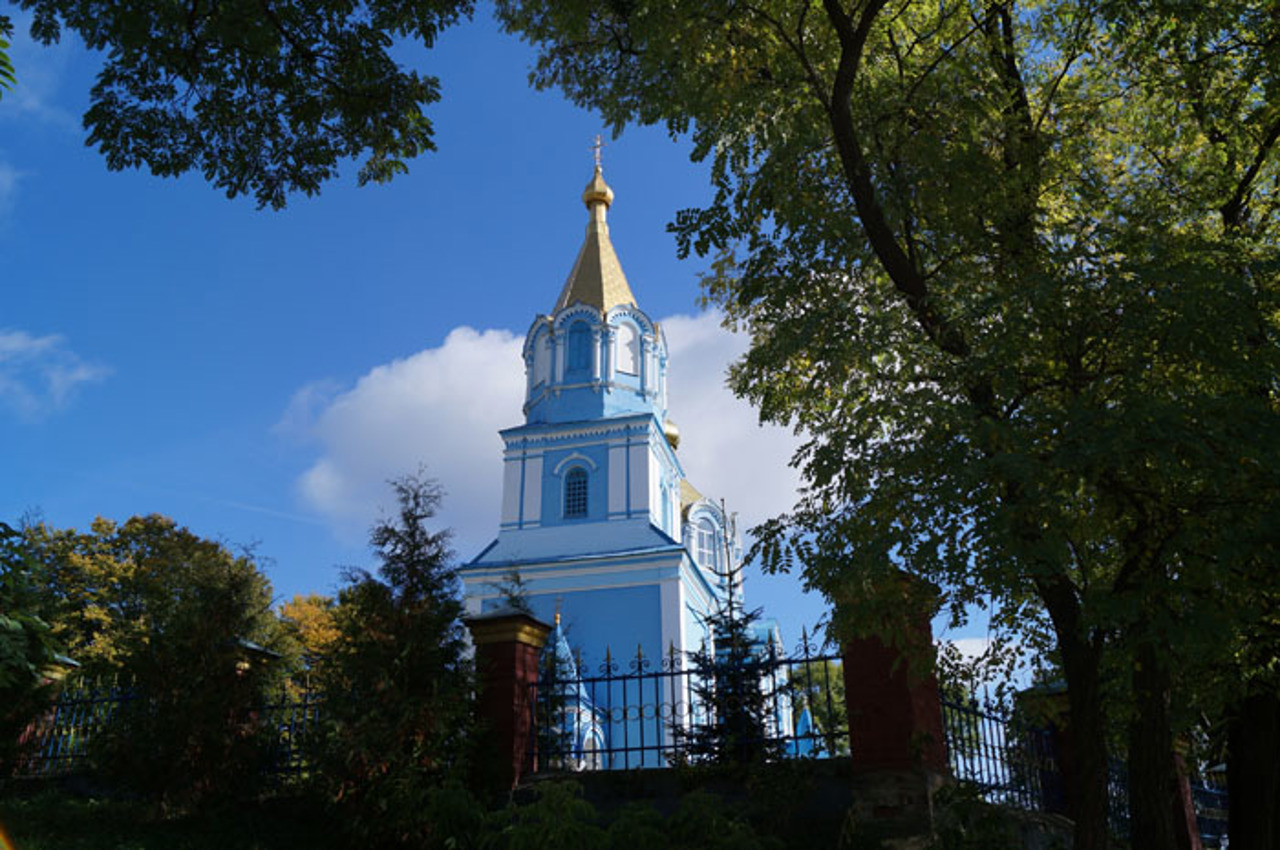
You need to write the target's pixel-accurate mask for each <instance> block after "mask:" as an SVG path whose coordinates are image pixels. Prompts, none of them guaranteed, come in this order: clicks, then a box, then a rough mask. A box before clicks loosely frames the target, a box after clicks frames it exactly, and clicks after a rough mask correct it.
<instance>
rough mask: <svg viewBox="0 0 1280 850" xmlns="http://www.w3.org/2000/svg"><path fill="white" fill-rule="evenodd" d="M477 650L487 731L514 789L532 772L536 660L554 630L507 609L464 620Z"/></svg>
mask: <svg viewBox="0 0 1280 850" xmlns="http://www.w3.org/2000/svg"><path fill="white" fill-rule="evenodd" d="M465 622H466V624H467V628H468V629H469V630H470V631H471V640H472V642H473V643H474V644H475V647H476V673H477V676H478V678H479V685H480V698H479V705H478V708H479V713H480V717H481V718H482V719H483V720H484V721H485V722H486V723H487V724H488V726H489V735H490V736H491V738H492V742H493V747H492V750H493V752H495V753H496V758H497V765H496V768H497V771H498V775H497V781H498V782H500V783H501V785H502V788H503V790H510V789H511V788H514V787H515V786H516V784H517V783H518V782H519V781H520V779H521V777H522V776H524V775H526V774H528V773H530V772H531V771H532V769H533V766H534V765H533V755H532V744H533V734H534V718H533V700H534V688H535V687H536V685H537V683H538V656H539V654H540V653H541V652H542V646H543V644H545V643H546V641H547V635H549V634H550V633H551V627H550V626H549V625H547V624H546V623H544V622H542V621H541V620H536V619H534V618H533V617H531V616H529V615H528V614H524V613H521V612H519V611H514V610H511V609H503V610H501V611H494V612H493V613H490V614H481V615H479V616H476V617H470V618H468V619H467V620H466V621H465Z"/></svg>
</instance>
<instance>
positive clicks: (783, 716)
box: [529, 636, 849, 772]
mask: <svg viewBox="0 0 1280 850" xmlns="http://www.w3.org/2000/svg"><path fill="white" fill-rule="evenodd" d="M840 663H841V662H840V657H839V656H837V655H833V654H821V653H820V652H819V648H818V647H817V646H816V645H814V644H813V643H811V642H810V641H809V640H808V638H807V636H806V637H805V639H803V640H802V642H801V644H800V646H799V647H798V648H797V654H796V655H794V656H792V657H785V658H784V657H780V656H777V655H775V654H772V653H767V652H766V653H762V654H760V655H759V656H757V657H756V658H754V659H753V660H752V661H749V662H746V663H745V664H738V665H735V666H734V668H733V669H726V668H725V667H724V666H723V665H719V664H716V663H714V662H712V663H709V664H698V663H696V662H694V661H691V660H690V659H687V658H685V657H684V656H683V655H681V654H680V653H678V652H676V651H675V650H671V651H669V652H668V653H667V655H666V656H664V657H663V658H662V659H661V660H660V661H659V662H658V663H657V664H655V663H654V662H653V660H651V659H650V658H648V657H646V656H645V655H644V653H643V651H641V650H639V649H638V650H637V652H636V655H635V657H633V658H631V659H629V660H628V661H627V662H626V663H625V666H624V665H623V664H621V663H619V661H618V660H617V659H615V658H614V657H613V656H612V654H611V653H609V652H607V651H606V654H605V659H604V661H603V662H602V663H601V664H600V665H599V666H598V668H597V673H596V675H581V674H580V672H578V671H580V670H581V669H582V663H581V660H579V661H577V662H576V663H575V664H573V665H572V667H574V668H576V669H574V670H569V671H564V670H560V671H557V670H556V669H555V668H554V667H552V668H550V669H548V670H546V671H544V673H543V676H542V681H541V682H540V683H539V684H538V685H536V686H534V687H533V688H532V693H531V698H530V700H529V705H530V706H531V711H532V712H533V717H532V718H531V720H532V722H533V725H534V728H535V729H537V730H538V732H537V734H536V735H535V736H534V737H533V740H532V741H531V752H530V764H531V765H532V769H533V770H534V771H535V772H539V771H548V770H550V771H563V770H575V771H577V770H624V769H632V768H659V767H670V766H672V765H677V764H692V763H698V762H702V761H711V760H714V759H715V757H716V754H715V753H713V752H711V749H713V748H714V746H715V740H716V738H717V734H718V732H720V731H723V736H722V737H723V739H724V741H725V742H726V743H725V746H727V747H735V748H738V749H739V751H740V752H739V753H737V755H740V756H741V755H744V754H747V753H750V752H757V753H762V754H768V755H770V756H772V757H778V756H781V757H788V756H790V757H829V756H833V755H847V754H848V752H849V729H848V721H847V714H846V711H845V702H844V687H843V684H844V683H843V679H842V678H841V677H842V671H841V667H840ZM730 677H732V679H733V682H730V681H729V678H730ZM743 683H746V689H747V690H748V691H749V693H748V694H747V696H746V697H745V698H744V699H742V700H741V703H742V705H741V706H740V707H739V708H737V709H735V708H733V707H732V705H731V704H728V703H726V701H724V700H718V699H716V698H715V697H714V696H711V695H712V694H714V693H715V692H716V689H717V688H719V689H721V690H722V691H723V690H726V689H728V688H737V689H739V690H742V688H743ZM752 689H754V693H750V691H751V690H752ZM730 715H733V716H730Z"/></svg>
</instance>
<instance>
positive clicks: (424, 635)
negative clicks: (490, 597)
mask: <svg viewBox="0 0 1280 850" xmlns="http://www.w3.org/2000/svg"><path fill="white" fill-rule="evenodd" d="M391 486H392V488H393V489H394V491H395V494H396V499H397V502H398V505H399V508H398V511H397V513H396V515H395V516H394V517H393V518H389V519H384V520H382V521H380V522H379V523H377V524H376V525H374V527H373V529H372V530H371V532H370V537H369V539H370V543H371V545H372V547H373V551H374V556H375V558H376V559H377V561H378V568H377V573H376V574H374V573H370V572H368V571H366V570H360V569H352V570H349V571H348V572H347V584H346V586H345V587H343V588H342V590H341V591H340V592H339V594H338V605H337V608H336V609H335V621H336V625H337V629H338V634H339V637H338V638H337V639H336V640H335V641H333V642H332V643H331V644H330V650H329V652H328V654H327V656H326V658H325V660H324V663H323V664H322V665H321V667H320V671H319V679H320V683H321V690H322V692H323V694H324V700H325V702H324V710H323V712H322V713H321V715H320V727H319V736H318V739H317V740H316V741H315V745H316V747H315V758H316V764H317V782H318V783H319V785H320V790H321V791H322V792H323V793H324V794H325V795H326V797H327V798H328V799H330V800H331V801H332V802H333V803H335V804H336V805H338V806H339V807H340V808H341V809H342V810H343V812H344V816H345V817H346V819H347V822H348V823H349V824H350V825H351V827H352V830H353V832H354V833H355V835H356V836H357V837H358V838H359V840H360V844H361V846H374V847H381V846H403V845H409V846H422V845H426V844H429V843H430V842H431V841H432V840H434V839H436V838H440V836H436V835H434V834H433V831H432V820H431V818H430V811H431V810H432V806H431V801H432V799H433V794H434V793H435V792H436V791H437V790H438V789H440V788H441V787H443V786H444V784H445V783H446V782H447V781H448V780H449V779H450V778H453V779H457V778H459V777H460V776H461V775H462V774H461V771H462V770H463V768H464V766H465V761H466V758H465V757H466V753H467V749H468V747H469V746H470V744H471V740H470V735H469V730H470V727H471V716H472V710H471V695H472V686H473V683H472V673H471V668H470V664H469V663H468V661H467V660H466V658H465V656H464V649H465V641H464V635H463V626H462V621H461V615H462V603H461V601H460V598H459V593H458V578H457V574H456V572H455V569H454V567H453V565H452V563H451V562H452V558H453V553H452V552H451V551H450V549H449V532H448V531H432V530H431V528H430V521H431V519H432V518H433V517H434V516H435V514H436V510H437V509H438V507H439V505H440V500H441V490H440V488H439V486H438V485H437V484H435V483H434V482H432V481H430V480H429V479H426V478H424V477H422V476H421V475H418V476H409V477H405V478H401V479H398V480H396V481H393V482H391Z"/></svg>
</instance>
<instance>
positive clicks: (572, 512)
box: [564, 466, 587, 519]
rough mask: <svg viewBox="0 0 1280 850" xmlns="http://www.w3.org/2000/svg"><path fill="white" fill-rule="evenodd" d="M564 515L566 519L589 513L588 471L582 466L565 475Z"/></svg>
mask: <svg viewBox="0 0 1280 850" xmlns="http://www.w3.org/2000/svg"><path fill="white" fill-rule="evenodd" d="M564 515H565V518H566V519H572V518H573V517H584V516H586V515H587V471H586V470H585V469H583V468H582V467H580V466H577V467H574V468H573V469H571V470H569V474H568V475H566V476H565V477H564Z"/></svg>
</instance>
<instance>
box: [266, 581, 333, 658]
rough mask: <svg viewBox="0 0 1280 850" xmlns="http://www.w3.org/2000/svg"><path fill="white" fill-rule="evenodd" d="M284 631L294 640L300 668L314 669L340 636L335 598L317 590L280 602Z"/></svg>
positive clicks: (331, 649)
mask: <svg viewBox="0 0 1280 850" xmlns="http://www.w3.org/2000/svg"><path fill="white" fill-rule="evenodd" d="M280 619H281V620H282V621H283V625H284V627H285V631H286V632H287V633H288V634H289V635H290V636H291V637H292V639H293V640H294V641H296V642H297V644H298V647H299V650H298V654H299V656H300V657H301V660H302V665H303V668H304V670H306V671H307V672H312V671H316V670H318V669H319V667H320V666H321V665H322V664H323V662H324V659H325V657H326V656H327V655H328V654H329V653H330V652H332V651H333V647H334V644H336V643H337V641H338V640H339V639H340V638H341V637H342V634H341V632H340V631H339V629H338V615H337V601H336V600H335V599H333V597H330V596H322V595H321V594H319V593H308V594H307V595H306V596H303V595H302V594H298V595H296V596H294V597H293V599H291V600H290V601H288V602H286V603H284V604H283V605H281V606H280Z"/></svg>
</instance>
